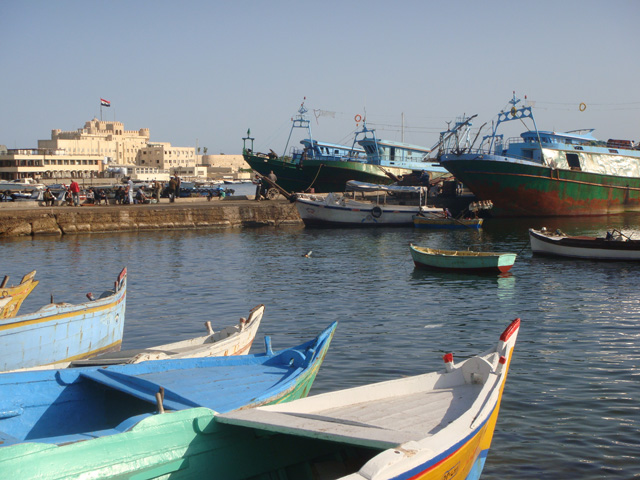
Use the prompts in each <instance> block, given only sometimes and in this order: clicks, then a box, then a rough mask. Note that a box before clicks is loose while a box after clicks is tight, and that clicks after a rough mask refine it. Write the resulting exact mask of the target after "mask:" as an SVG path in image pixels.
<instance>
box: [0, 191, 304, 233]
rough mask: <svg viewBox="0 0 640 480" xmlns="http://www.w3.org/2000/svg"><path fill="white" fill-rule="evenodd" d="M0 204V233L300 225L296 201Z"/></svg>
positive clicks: (105, 231)
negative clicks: (107, 204) (76, 204)
mask: <svg viewBox="0 0 640 480" xmlns="http://www.w3.org/2000/svg"><path fill="white" fill-rule="evenodd" d="M0 205H1V206H0V237H20V236H40V235H68V234H83V233H110V232H130V231H145V230H147V231H148V230H167V229H205V228H233V227H261V226H276V227H277V226H280V225H303V223H302V220H301V219H300V216H299V215H298V211H297V210H296V207H295V204H292V203H289V202H288V201H285V200H275V201H263V202H255V201H251V200H236V201H234V200H230V201H224V200H223V201H216V200H213V201H211V202H207V201H206V200H205V201H200V202H180V200H178V201H176V202H175V203H171V204H169V203H166V204H165V203H160V204H152V205H109V206H106V205H101V206H81V207H70V206H63V207H38V206H29V207H23V206H22V205H20V203H16V204H13V205H12V206H11V207H10V208H4V207H5V205H7V204H0Z"/></svg>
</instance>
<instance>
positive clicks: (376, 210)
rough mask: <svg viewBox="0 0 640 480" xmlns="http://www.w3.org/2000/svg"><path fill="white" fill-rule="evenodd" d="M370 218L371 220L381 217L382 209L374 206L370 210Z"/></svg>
mask: <svg viewBox="0 0 640 480" xmlns="http://www.w3.org/2000/svg"><path fill="white" fill-rule="evenodd" d="M371 216H372V217H373V218H380V217H381V216H382V209H381V208H380V207H378V206H377V205H376V206H375V207H373V208H372V209H371Z"/></svg>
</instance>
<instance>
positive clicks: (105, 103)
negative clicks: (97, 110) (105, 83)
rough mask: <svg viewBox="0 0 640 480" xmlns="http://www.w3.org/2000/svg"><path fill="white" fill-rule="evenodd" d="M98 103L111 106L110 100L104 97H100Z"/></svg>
mask: <svg viewBox="0 0 640 480" xmlns="http://www.w3.org/2000/svg"><path fill="white" fill-rule="evenodd" d="M100 105H102V106H103V107H110V106H111V102H110V101H109V100H105V99H104V98H101V99H100Z"/></svg>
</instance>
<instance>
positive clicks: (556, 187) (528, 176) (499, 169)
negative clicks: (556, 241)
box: [440, 93, 640, 216]
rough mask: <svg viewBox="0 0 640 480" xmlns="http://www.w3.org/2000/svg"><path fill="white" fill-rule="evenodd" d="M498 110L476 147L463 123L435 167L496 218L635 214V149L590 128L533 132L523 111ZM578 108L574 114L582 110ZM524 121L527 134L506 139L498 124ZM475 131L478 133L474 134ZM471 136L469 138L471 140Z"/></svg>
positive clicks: (639, 197) (639, 207) (639, 163)
mask: <svg viewBox="0 0 640 480" xmlns="http://www.w3.org/2000/svg"><path fill="white" fill-rule="evenodd" d="M509 103H510V104H511V108H510V109H508V110H507V111H504V110H503V111H501V112H500V113H499V114H498V119H497V121H496V123H495V126H494V128H493V131H492V133H491V134H490V135H487V136H485V137H483V139H482V141H481V143H480V145H479V147H477V148H474V143H475V140H474V141H470V137H471V136H470V128H469V126H470V125H469V123H467V127H466V128H465V129H460V130H459V131H458V132H457V134H456V135H455V137H452V138H450V139H449V142H448V144H447V145H446V146H445V153H444V154H443V155H442V156H441V157H440V162H441V163H442V165H443V166H444V167H445V168H446V169H447V170H449V172H451V173H452V174H453V175H454V176H455V177H456V178H457V179H458V180H460V181H461V182H462V183H464V184H465V185H466V186H467V187H468V188H469V189H470V190H471V191H472V192H473V193H474V194H475V195H476V196H477V197H478V198H479V199H481V200H489V199H490V200H491V201H492V202H493V204H494V209H493V213H494V215H496V216H554V215H606V214H616V213H621V212H624V211H640V150H639V146H638V145H637V144H635V143H634V142H632V141H630V140H611V139H610V140H608V141H606V142H604V141H598V140H596V138H594V137H593V135H592V132H593V129H591V130H575V131H569V132H565V133H562V132H555V131H540V130H538V127H537V126H536V123H535V119H534V116H533V111H532V108H531V106H521V105H519V103H520V100H519V99H517V98H516V96H515V93H514V95H513V99H512V100H511V101H510V102H509ZM584 108H585V106H584V104H581V109H584ZM526 119H530V121H531V122H532V123H533V129H532V130H529V131H527V132H524V133H522V134H521V135H520V138H510V139H508V140H506V141H504V139H503V135H501V134H498V128H499V126H500V125H501V124H502V123H504V122H508V121H511V120H519V121H521V122H523V123H524V120H526ZM478 133H479V132H478ZM477 138H478V134H476V136H475V139H477Z"/></svg>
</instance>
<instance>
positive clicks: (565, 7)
mask: <svg viewBox="0 0 640 480" xmlns="http://www.w3.org/2000/svg"><path fill="white" fill-rule="evenodd" d="M639 20H640V2H638V1H636V0H608V1H593V0H580V1H574V0H563V1H557V0H554V1H549V0H537V1H535V2H531V1H527V2H525V1H518V0H509V1H507V0H495V1H494V0H486V1H483V2H478V1H461V0H448V1H437V0H436V1H429V0H415V1H413V0H411V1H403V0H395V1H393V2H392V1H388V0H387V1H381V0H367V1H351V0H341V1H334V0H323V1H315V2H309V1H304V0H297V1H286V0H283V1H280V0H271V1H245V0H233V1H221V0H202V1H196V0H192V1H190V0H184V1H181V2H176V1H173V0H172V1H165V0H153V1H148V0H140V1H132V2H129V1H123V0H111V1H109V2H87V1H86V0H83V1H65V0H61V1H56V2H51V1H50V0H46V1H41V0H30V1H22V0H2V2H0V61H1V62H2V75H1V76H0V144H4V145H6V146H7V147H8V148H32V147H36V146H37V142H38V140H40V139H49V138H51V130H53V129H61V130H63V131H69V130H77V129H78V128H82V127H83V126H84V124H85V122H87V121H89V120H91V119H93V118H98V119H99V118H100V115H101V114H102V118H103V120H117V121H120V122H123V124H124V128H125V129H126V130H139V129H140V128H149V129H150V134H151V141H152V142H171V144H172V145H174V146H178V147H200V148H201V149H203V148H207V151H208V153H209V154H218V153H225V154H239V153H241V152H242V145H243V142H242V137H244V136H246V134H247V130H248V129H251V136H252V137H254V138H255V145H254V149H255V150H256V151H263V152H266V151H268V150H269V149H273V150H274V151H276V152H278V153H282V152H283V151H284V149H285V146H286V145H287V139H288V137H289V134H290V128H291V118H292V117H293V116H294V115H295V114H296V111H297V109H298V108H299V107H300V105H301V103H302V102H303V101H304V103H305V106H306V107H307V108H308V110H309V116H310V118H311V119H312V131H313V137H314V138H315V139H317V140H322V141H328V142H334V143H342V144H348V145H351V142H352V141H353V134H354V131H355V130H356V128H357V125H356V122H355V117H356V115H362V116H365V115H366V119H367V126H368V127H370V128H375V129H376V135H377V136H378V138H384V139H388V140H396V141H401V140H403V139H404V141H405V142H408V143H412V144H415V145H421V146H425V147H431V146H433V145H434V144H435V143H436V142H437V140H438V136H439V132H441V131H443V130H446V128H447V122H451V121H455V119H456V118H459V117H460V116H462V115H463V114H466V115H473V114H477V115H478V116H477V117H476V119H475V120H474V128H475V129H477V128H479V127H480V126H481V125H483V124H485V123H486V125H488V126H485V127H484V129H485V130H483V131H484V132H485V133H486V129H487V128H489V126H490V125H491V121H492V120H495V118H496V115H497V113H498V112H499V111H500V110H502V109H504V108H506V107H507V106H508V101H509V100H510V99H511V98H512V96H513V92H514V91H515V92H516V95H517V97H518V98H521V99H523V100H524V98H525V96H526V98H527V101H528V102H530V103H531V104H532V105H533V107H534V108H533V111H534V115H535V118H536V123H537V126H538V128H539V129H540V130H556V131H569V130H576V129H584V128H595V129H596V130H595V132H594V135H595V136H596V138H599V139H604V140H606V139H608V138H619V139H632V140H636V141H637V140H640V128H639V127H640V91H639V88H638V79H640V62H638V60H637V51H638V48H639V47H640V28H638V21H639ZM101 98H104V99H106V100H108V101H110V102H111V107H110V108H106V107H105V108H103V109H102V113H101V111H100V99H101ZM582 103H583V104H584V105H585V106H586V108H584V111H580V108H579V107H580V104H582ZM515 123H516V122H509V124H508V128H509V129H512V131H510V132H506V133H507V136H517V135H519V134H520V133H521V132H522V131H524V130H526V129H528V128H530V126H531V125H530V124H529V125H527V126H526V128H525V127H524V126H522V125H514V124H515ZM306 137H307V135H306V132H300V131H299V130H298V131H296V132H294V134H293V136H292V137H291V139H292V140H291V142H289V147H290V146H291V145H292V144H294V145H295V144H297V142H298V141H299V140H300V139H301V138H306Z"/></svg>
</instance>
